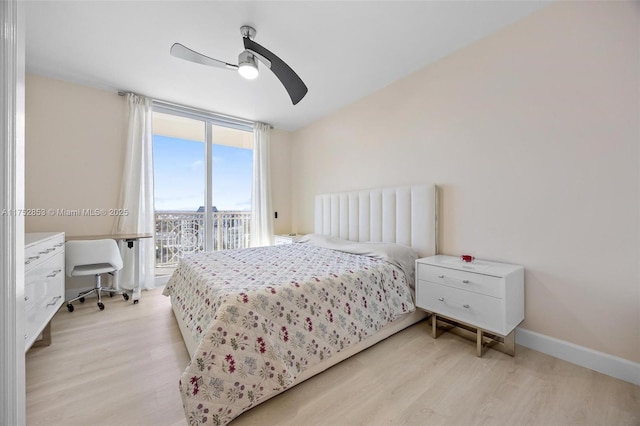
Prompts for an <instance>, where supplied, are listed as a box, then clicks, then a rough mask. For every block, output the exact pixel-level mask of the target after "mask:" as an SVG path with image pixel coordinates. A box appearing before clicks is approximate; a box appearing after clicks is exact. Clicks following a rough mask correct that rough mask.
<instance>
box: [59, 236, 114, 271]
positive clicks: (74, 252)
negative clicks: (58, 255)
mask: <svg viewBox="0 0 640 426" xmlns="http://www.w3.org/2000/svg"><path fill="white" fill-rule="evenodd" d="M65 266H66V272H67V275H68V276H69V277H72V276H75V275H90V274H94V273H96V274H97V273H104V272H115V271H119V270H120V269H122V256H120V250H119V249H118V244H117V243H116V241H115V240H110V239H104V240H76V241H67V243H66V245H65Z"/></svg>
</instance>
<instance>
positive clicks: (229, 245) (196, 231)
mask: <svg viewBox="0 0 640 426" xmlns="http://www.w3.org/2000/svg"><path fill="white" fill-rule="evenodd" d="M211 214H212V215H213V229H212V236H213V238H212V240H213V248H212V250H229V249H237V248H245V247H249V239H250V236H251V234H250V223H251V212H241V211H218V212H212V213H211ZM155 216H156V267H164V266H174V265H176V264H177V263H178V260H179V259H180V258H181V257H182V256H184V255H185V254H190V253H197V252H200V251H204V250H205V241H206V238H205V226H204V212H186V211H161V212H156V213H155Z"/></svg>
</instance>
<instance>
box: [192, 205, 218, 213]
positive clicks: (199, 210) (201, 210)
mask: <svg viewBox="0 0 640 426" xmlns="http://www.w3.org/2000/svg"><path fill="white" fill-rule="evenodd" d="M211 211H212V212H214V213H218V208H217V207H216V206H212V207H211ZM196 213H204V206H200V207H198V210H196Z"/></svg>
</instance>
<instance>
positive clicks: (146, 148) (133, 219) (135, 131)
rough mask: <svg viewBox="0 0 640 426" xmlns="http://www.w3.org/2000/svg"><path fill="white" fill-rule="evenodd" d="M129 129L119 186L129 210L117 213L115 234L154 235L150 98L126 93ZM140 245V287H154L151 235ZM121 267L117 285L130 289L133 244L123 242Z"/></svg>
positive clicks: (141, 241) (153, 254) (131, 284)
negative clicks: (121, 214)
mask: <svg viewBox="0 0 640 426" xmlns="http://www.w3.org/2000/svg"><path fill="white" fill-rule="evenodd" d="M127 103H128V105H129V128H128V132H127V150H126V153H125V162H124V172H123V175H122V185H121V189H120V207H121V208H123V209H126V210H127V211H128V214H127V215H123V216H118V218H117V221H116V223H115V225H114V234H152V235H153V234H155V218H154V207H153V155H152V148H153V145H152V144H153V139H152V131H151V112H152V108H151V105H152V101H151V99H148V98H144V97H141V96H137V95H134V94H131V93H129V94H127ZM137 244H140V276H139V283H140V289H151V288H154V286H155V284H154V280H155V271H154V269H155V245H154V239H153V238H143V239H140V240H138V243H137ZM121 251H122V259H123V261H124V268H123V269H122V270H121V271H120V274H119V277H120V286H121V287H123V288H127V289H132V288H133V283H134V268H133V265H134V255H135V247H134V248H133V249H130V248H128V247H127V244H126V243H123V244H122V247H121Z"/></svg>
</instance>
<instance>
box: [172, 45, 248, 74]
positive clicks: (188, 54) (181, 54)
mask: <svg viewBox="0 0 640 426" xmlns="http://www.w3.org/2000/svg"><path fill="white" fill-rule="evenodd" d="M170 53H171V55H172V56H175V57H176V58H180V59H185V60H187V61H191V62H195V63H197V64H202V65H209V66H211V67H217V68H227V69H232V70H237V69H238V66H237V65H234V64H228V63H226V62H223V61H219V60H217V59H213V58H210V57H208V56H205V55H203V54H202V53H198V52H196V51H195V50H191V49H189V48H188V47H186V46H183V45H181V44H180V43H174V44H173V46H171V50H170Z"/></svg>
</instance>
